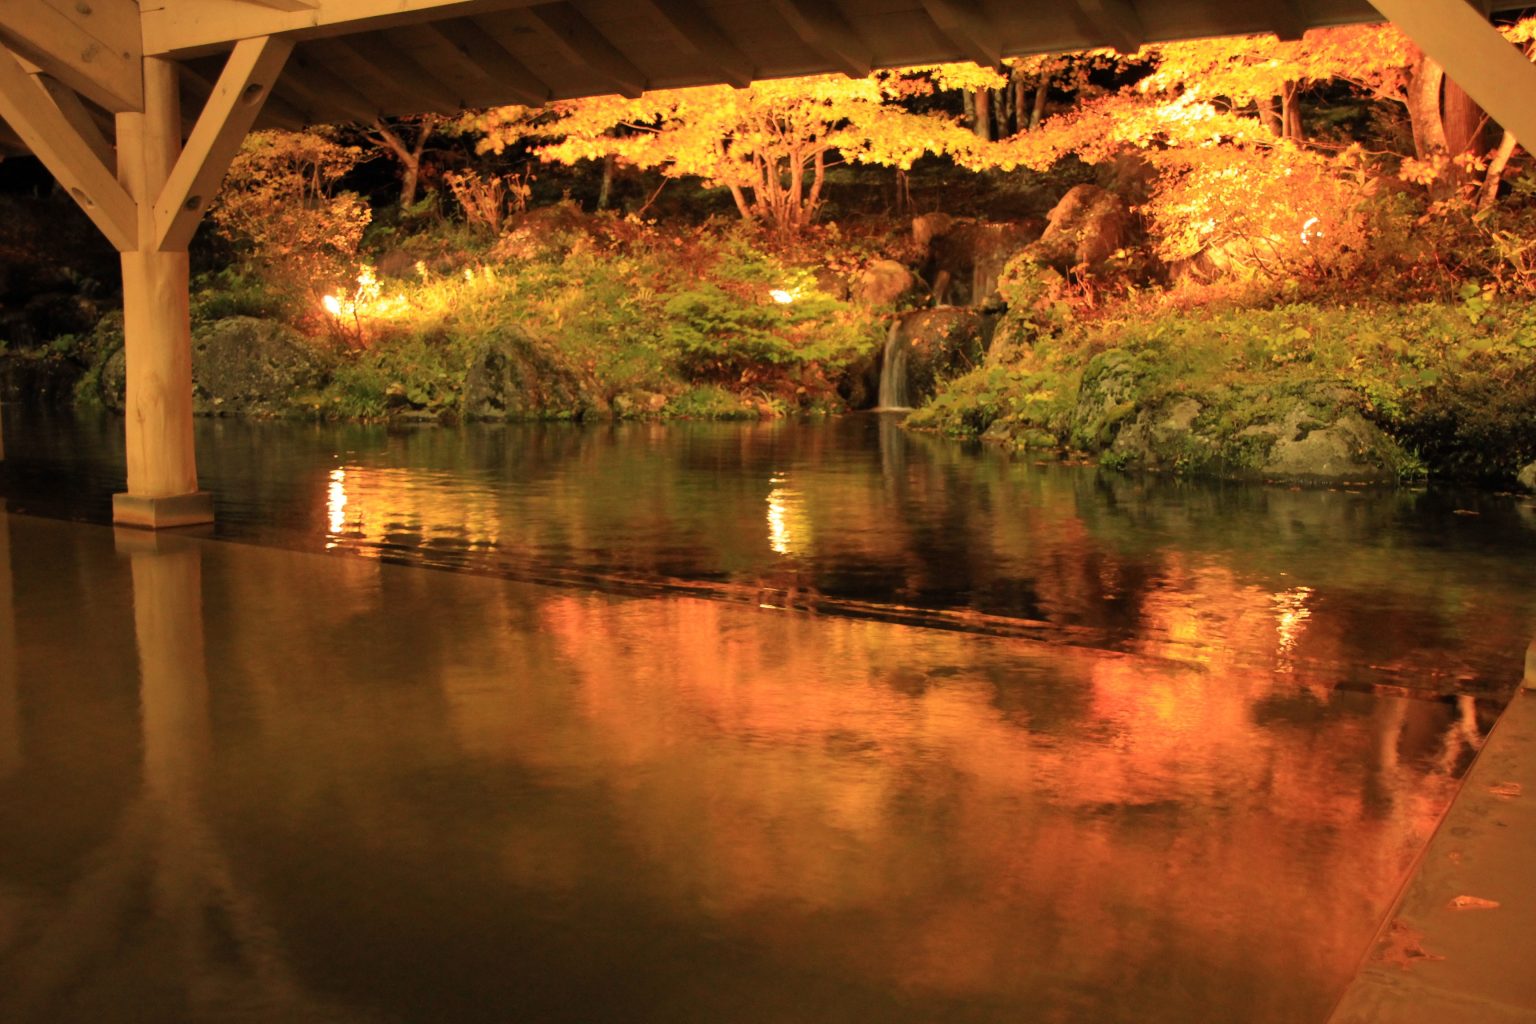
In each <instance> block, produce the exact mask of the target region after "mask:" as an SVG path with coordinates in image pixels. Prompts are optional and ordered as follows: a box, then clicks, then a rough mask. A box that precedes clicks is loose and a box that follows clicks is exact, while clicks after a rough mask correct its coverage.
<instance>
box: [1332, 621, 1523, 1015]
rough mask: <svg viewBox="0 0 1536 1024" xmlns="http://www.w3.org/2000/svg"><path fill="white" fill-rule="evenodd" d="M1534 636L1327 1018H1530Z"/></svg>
mask: <svg viewBox="0 0 1536 1024" xmlns="http://www.w3.org/2000/svg"><path fill="white" fill-rule="evenodd" d="M1532 963H1536V643H1533V644H1532V645H1531V651H1530V653H1529V654H1528V655H1527V658H1526V671H1525V682H1524V685H1523V686H1522V687H1521V689H1520V691H1519V692H1518V693H1517V694H1516V695H1515V698H1514V700H1512V701H1511V702H1510V704H1509V707H1508V708H1507V709H1506V710H1505V712H1504V714H1503V716H1502V717H1501V718H1500V719H1499V721H1498V724H1497V725H1495V726H1494V728H1493V731H1492V732H1491V733H1490V734H1489V736H1488V740H1487V742H1486V743H1485V744H1484V746H1483V749H1482V751H1481V752H1480V753H1479V754H1478V757H1477V760H1476V762H1475V763H1474V764H1473V765H1472V769H1471V771H1469V772H1468V773H1467V777H1466V779H1465V781H1464V782H1463V784H1462V788H1461V791H1460V793H1459V794H1458V795H1457V797H1456V799H1455V801H1454V802H1453V803H1452V804H1451V807H1450V810H1449V811H1447V812H1446V815H1445V819H1444V820H1443V821H1442V822H1441V824H1440V827H1439V829H1438V830H1437V831H1436V832H1435V835H1434V837H1433V838H1432V839H1431V840H1430V843H1429V846H1428V847H1426V849H1425V851H1424V853H1423V855H1422V856H1421V857H1420V859H1419V862H1418V864H1417V865H1416V866H1415V867H1414V870H1413V874H1412V876H1411V877H1410V879H1409V881H1408V883H1407V885H1406V886H1405V887H1404V889H1403V893H1402V895H1401V896H1400V897H1399V898H1398V902H1397V904H1396V906H1395V907H1394V908H1393V911H1392V913H1391V914H1390V915H1389V916H1388V918H1387V921H1386V924H1384V925H1383V927H1382V930H1381V932H1380V933H1379V934H1378V935H1377V939H1376V943H1375V945H1374V946H1373V947H1372V949H1371V952H1370V953H1369V954H1368V956H1367V957H1366V959H1365V961H1364V963H1363V964H1362V966H1361V968H1360V971H1359V973H1358V974H1357V975H1356V977H1355V979H1354V981H1352V982H1351V983H1350V986H1349V989H1348V990H1347V991H1346V992H1345V994H1344V998H1343V999H1342V1000H1341V1001H1340V1003H1339V1005H1338V1007H1337V1008H1336V1009H1335V1010H1334V1013H1333V1016H1332V1017H1331V1018H1329V1021H1330V1024H1458V1022H1476V1024H1513V1022H1517V1021H1518V1022H1526V1024H1529V1022H1536V972H1533V971H1532V969H1531V965H1532Z"/></svg>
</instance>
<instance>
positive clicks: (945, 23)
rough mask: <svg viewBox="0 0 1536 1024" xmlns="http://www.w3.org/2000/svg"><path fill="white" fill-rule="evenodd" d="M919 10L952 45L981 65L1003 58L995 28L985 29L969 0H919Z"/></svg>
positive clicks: (1001, 60) (987, 65) (989, 64)
mask: <svg viewBox="0 0 1536 1024" xmlns="http://www.w3.org/2000/svg"><path fill="white" fill-rule="evenodd" d="M923 10H925V11H927V12H928V17H929V18H931V19H933V23H934V24H935V25H937V26H938V29H939V31H940V32H941V33H943V35H944V37H945V38H947V39H948V40H949V41H950V42H951V43H953V44H954V46H955V47H956V49H958V50H960V51H961V52H963V53H964V54H965V55H966V56H967V57H968V58H970V59H971V60H972V61H973V62H975V63H977V64H980V65H981V66H982V67H987V68H995V67H997V66H998V65H999V64H1001V63H1002V62H1003V50H1002V45H1001V43H1000V42H999V41H998V35H997V30H996V29H989V28H988V26H987V25H986V23H985V22H984V21H983V20H982V17H981V14H980V13H979V12H978V11H977V10H976V8H975V6H974V5H973V4H972V3H971V2H970V0H923Z"/></svg>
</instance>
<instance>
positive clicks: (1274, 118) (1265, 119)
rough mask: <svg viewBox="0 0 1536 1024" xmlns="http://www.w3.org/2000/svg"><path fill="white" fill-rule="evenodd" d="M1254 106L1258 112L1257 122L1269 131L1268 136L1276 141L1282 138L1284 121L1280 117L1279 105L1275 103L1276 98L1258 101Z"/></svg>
mask: <svg viewBox="0 0 1536 1024" xmlns="http://www.w3.org/2000/svg"><path fill="white" fill-rule="evenodd" d="M1255 106H1257V107H1258V110H1259V121H1260V122H1261V123H1262V124H1263V125H1264V127H1265V128H1267V129H1269V134H1271V135H1273V136H1274V137H1275V138H1277V139H1278V138H1282V137H1284V135H1285V121H1284V120H1282V119H1281V117H1280V105H1279V103H1278V102H1277V97H1274V96H1271V97H1269V98H1268V99H1262V100H1259V101H1257V103H1256V104H1255Z"/></svg>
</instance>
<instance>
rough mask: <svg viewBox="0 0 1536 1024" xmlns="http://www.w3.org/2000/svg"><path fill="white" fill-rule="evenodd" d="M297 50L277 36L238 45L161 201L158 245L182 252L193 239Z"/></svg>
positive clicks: (157, 209) (157, 218)
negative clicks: (279, 76)
mask: <svg viewBox="0 0 1536 1024" xmlns="http://www.w3.org/2000/svg"><path fill="white" fill-rule="evenodd" d="M292 50H293V40H291V39H279V38H274V37H272V36H265V37H263V38H261V39H242V40H241V41H240V42H238V43H236V44H235V48H234V50H233V51H232V52H231V53H230V55H229V60H228V61H227V62H226V63H225V65H224V70H223V72H222V73H221V74H220V75H219V80H218V81H217V82H215V83H214V85H213V92H212V93H211V94H210V95H209V97H208V102H207V103H205V104H204V105H203V110H202V113H200V114H198V116H197V123H196V124H195V125H193V127H192V134H191V136H190V137H189V138H188V139H187V144H186V145H185V146H184V147H182V151H181V155H180V156H179V157H177V158H176V166H175V167H173V168H172V169H171V173H170V176H169V177H168V178H166V181H165V187H164V188H162V189H161V190H160V196H159V198H158V199H157V200H156V201H155V234H156V236H157V237H156V238H155V239H154V242H155V248H156V249H158V250H160V251H163V252H180V251H182V250H184V249H185V248H186V247H187V243H189V242H190V241H191V240H192V235H193V233H194V232H196V231H197V225H198V222H199V221H201V220H202V217H203V213H204V211H206V210H207V209H208V204H209V203H210V202H212V201H213V197H214V194H215V193H216V192H217V191H218V189H219V183H220V182H222V181H223V180H224V175H225V173H226V172H227V171H228V170H229V164H230V161H231V160H233V159H234V158H235V154H236V153H237V152H239V150H240V144H241V143H242V142H244V141H245V136H246V133H248V132H249V131H250V130H251V126H252V125H253V124H255V123H256V117H257V115H259V114H260V113H261V107H262V104H263V103H265V102H266V100H267V97H268V96H270V95H271V94H272V86H273V83H275V82H276V81H277V76H278V75H279V74H280V73H281V72H282V70H283V65H284V64H285V63H286V62H287V60H288V54H289V53H290V52H291V51H292Z"/></svg>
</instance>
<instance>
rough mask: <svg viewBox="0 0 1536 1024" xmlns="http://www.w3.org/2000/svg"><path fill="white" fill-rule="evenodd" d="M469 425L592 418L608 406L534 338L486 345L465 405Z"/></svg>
mask: <svg viewBox="0 0 1536 1024" xmlns="http://www.w3.org/2000/svg"><path fill="white" fill-rule="evenodd" d="M461 409H462V412H463V416H464V418H465V419H467V420H490V421H502V422H508V421H512V422H515V421H519V420H538V419H587V418H590V417H592V416H595V415H606V414H607V413H608V403H607V402H605V401H603V399H602V398H601V397H600V396H598V395H596V394H594V393H593V392H592V390H591V389H590V388H589V387H588V386H587V385H586V383H585V382H584V381H583V379H582V378H581V376H580V375H579V374H577V373H576V372H575V371H574V370H572V369H571V368H569V367H567V366H565V365H564V364H562V363H561V362H560V361H559V360H558V359H556V358H555V356H554V355H553V354H552V353H551V352H549V351H546V350H545V349H544V348H543V347H542V346H540V345H538V344H536V343H535V342H534V341H532V340H531V339H528V338H524V337H521V336H517V335H508V336H504V337H501V338H498V339H495V340H493V341H490V342H488V343H486V344H485V345H484V346H483V347H482V348H481V349H480V351H479V352H478V353H476V355H475V357H474V359H473V361H472V362H471V363H470V367H469V373H468V374H467V375H466V376H465V378H464V398H463V403H462V405H461Z"/></svg>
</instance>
